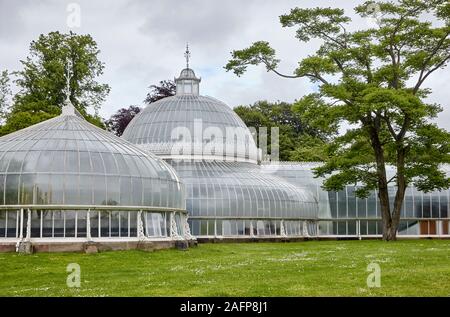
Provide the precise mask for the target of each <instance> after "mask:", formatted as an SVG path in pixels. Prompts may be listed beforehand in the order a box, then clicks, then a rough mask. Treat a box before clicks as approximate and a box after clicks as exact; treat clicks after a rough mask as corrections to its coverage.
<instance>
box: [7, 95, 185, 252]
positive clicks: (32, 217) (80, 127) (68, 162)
mask: <svg viewBox="0 0 450 317" xmlns="http://www.w3.org/2000/svg"><path fill="white" fill-rule="evenodd" d="M185 204H186V200H185V194H184V185H183V184H182V183H181V181H180V179H179V178H178V176H177V174H176V173H175V171H174V170H173V168H172V167H171V166H170V165H168V164H167V163H166V162H164V161H163V160H161V159H160V158H158V157H155V156H153V155H151V154H147V153H145V152H143V151H142V150H140V149H139V148H137V147H135V146H134V145H133V144H131V143H128V142H126V141H124V140H122V139H120V138H118V137H116V136H114V135H112V134H111V133H109V132H106V131H104V130H102V129H100V128H97V127H95V126H93V125H92V124H90V123H88V122H87V121H85V120H84V119H83V118H82V117H81V116H80V115H79V114H78V113H77V112H76V110H75V108H74V107H73V106H72V105H71V104H70V102H69V103H67V102H66V105H65V106H64V107H63V113H62V115H60V116H58V117H56V118H53V119H50V120H47V121H44V122H42V123H39V124H37V125H34V126H31V127H29V128H26V129H23V130H20V131H17V132H15V133H11V134H9V135H6V136H4V137H1V138H0V237H3V238H14V239H19V240H18V244H17V245H18V248H19V249H20V246H21V245H23V243H25V242H27V243H31V241H34V240H33V239H48V238H52V240H49V241H54V239H58V238H63V239H67V238H70V239H81V240H76V241H78V242H81V243H83V241H93V240H92V239H100V240H99V241H102V240H101V239H104V238H123V239H125V240H133V239H134V240H137V239H139V240H145V239H147V238H170V239H172V238H174V237H175V238H177V239H178V238H181V237H182V236H183V235H184V232H185V231H184V223H185V222H186V219H185V218H186V217H185ZM177 219H178V220H177ZM46 241H47V240H46ZM65 241H67V240H65Z"/></svg>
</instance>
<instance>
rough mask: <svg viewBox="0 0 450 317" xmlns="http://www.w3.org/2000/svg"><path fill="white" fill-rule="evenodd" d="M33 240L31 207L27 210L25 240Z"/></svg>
mask: <svg viewBox="0 0 450 317" xmlns="http://www.w3.org/2000/svg"><path fill="white" fill-rule="evenodd" d="M30 240H31V209H28V212H27V235H26V237H25V241H27V242H29V241H30Z"/></svg>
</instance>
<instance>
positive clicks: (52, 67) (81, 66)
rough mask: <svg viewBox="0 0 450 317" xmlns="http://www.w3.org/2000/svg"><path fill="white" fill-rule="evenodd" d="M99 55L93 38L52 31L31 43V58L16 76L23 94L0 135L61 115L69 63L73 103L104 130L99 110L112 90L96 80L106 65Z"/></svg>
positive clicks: (15, 104)
mask: <svg viewBox="0 0 450 317" xmlns="http://www.w3.org/2000/svg"><path fill="white" fill-rule="evenodd" d="M99 53H100V51H99V49H98V48H97V43H96V42H95V41H94V40H93V39H92V37H91V36H90V35H77V34H74V33H72V32H70V33H69V34H62V33H59V32H50V33H49V34H47V35H40V36H39V38H38V39H37V40H35V41H32V42H31V44H30V53H29V56H28V57H27V58H26V59H25V60H22V61H21V63H22V65H23V69H22V70H20V71H17V72H15V73H14V75H15V76H17V79H16V80H15V83H16V85H17V86H18V87H19V89H20V91H19V92H18V93H17V94H16V95H15V96H14V102H13V105H12V107H11V113H10V114H9V115H8V117H7V122H6V124H5V125H4V126H3V127H2V129H1V131H0V134H6V133H10V132H13V131H16V130H17V129H22V128H25V127H27V126H29V125H30V124H34V123H37V122H40V121H42V120H46V119H48V118H51V117H54V116H56V115H58V114H59V113H60V111H61V105H62V104H63V101H64V99H65V86H66V80H65V70H66V66H67V63H68V61H71V63H72V65H73V69H72V72H73V76H72V78H71V80H70V100H71V101H72V103H73V104H74V106H75V107H76V108H77V109H78V111H80V113H82V114H83V115H84V116H85V118H86V119H87V120H88V121H90V122H92V123H94V124H96V125H98V126H101V127H103V123H102V121H101V119H100V118H99V117H98V110H99V108H100V105H101V103H102V102H103V101H104V100H105V98H106V96H107V94H108V93H109V90H110V88H109V86H108V85H106V84H100V83H98V82H97V81H96V78H97V77H98V76H100V75H102V74H103V69H104V64H103V63H102V62H101V61H100V60H99V59H98V54H99ZM88 109H93V110H94V114H93V115H91V114H88Z"/></svg>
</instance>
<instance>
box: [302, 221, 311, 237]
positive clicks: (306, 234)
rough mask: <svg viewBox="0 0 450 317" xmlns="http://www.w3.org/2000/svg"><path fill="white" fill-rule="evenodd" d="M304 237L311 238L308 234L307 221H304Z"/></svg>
mask: <svg viewBox="0 0 450 317" xmlns="http://www.w3.org/2000/svg"><path fill="white" fill-rule="evenodd" d="M302 231H303V232H302V233H303V236H304V237H309V233H308V222H307V221H306V220H305V221H303V230H302Z"/></svg>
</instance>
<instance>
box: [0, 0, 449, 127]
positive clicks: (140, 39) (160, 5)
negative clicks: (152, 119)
mask: <svg viewBox="0 0 450 317" xmlns="http://www.w3.org/2000/svg"><path fill="white" fill-rule="evenodd" d="M72 2H76V3H78V4H80V6H81V28H79V29H74V31H75V32H76V33H89V34H91V35H92V36H93V38H94V39H95V40H96V41H97V43H98V46H99V48H100V50H101V54H100V59H101V60H102V61H104V62H105V64H106V68H105V74H104V75H103V76H102V78H101V79H100V81H101V82H106V83H108V84H109V85H110V86H111V88H112V90H111V93H110V95H109V96H108V99H107V101H106V102H105V104H104V105H103V108H102V110H101V113H100V114H101V115H103V116H104V117H107V116H109V115H111V114H112V113H113V112H114V111H116V110H117V109H118V108H120V107H124V106H128V105H131V104H142V100H143V99H144V98H145V95H146V93H147V90H148V88H147V87H148V86H149V85H150V84H154V83H157V82H159V81H160V80H163V79H171V78H173V77H174V76H177V75H178V73H179V71H180V70H181V69H182V68H183V67H184V58H183V53H184V48H185V44H186V42H187V41H189V43H190V46H191V51H192V62H191V65H192V67H193V68H194V69H195V70H196V73H197V75H199V76H201V77H202V83H201V92H202V93H203V94H207V95H211V96H214V97H216V98H218V99H221V100H223V101H224V102H226V103H227V104H229V105H230V106H236V105H240V104H250V103H253V102H255V101H256V100H260V99H267V100H272V101H276V100H285V101H293V100H295V99H298V98H300V97H301V96H302V95H303V94H306V93H310V92H312V91H313V89H314V88H313V85H312V84H311V83H310V82H308V81H307V80H306V79H296V80H289V79H282V78H279V77H276V76H275V75H274V74H271V73H267V72H266V71H265V69H264V68H263V67H252V68H249V71H248V72H247V73H246V74H245V75H244V76H242V77H240V78H238V77H236V76H235V75H234V74H232V73H227V72H226V71H225V70H224V69H223V66H224V65H225V64H226V63H227V61H228V59H229V58H230V51H231V50H233V49H241V48H244V47H247V46H248V45H250V44H251V43H252V42H254V41H257V40H267V41H269V42H270V43H271V45H272V46H273V47H274V48H275V49H276V50H277V54H278V57H279V58H280V59H281V60H282V63H281V64H280V70H281V71H283V72H285V73H292V71H293V69H294V68H295V67H296V66H297V63H298V61H299V60H300V59H301V58H303V57H305V56H307V55H308V54H310V53H312V52H313V51H314V50H315V48H316V46H315V45H309V44H308V45H306V44H304V43H300V42H298V40H297V39H295V37H294V36H295V29H286V28H282V27H281V25H280V23H279V20H278V17H279V16H280V15H281V14H284V13H288V12H289V10H290V9H291V8H294V7H296V6H305V7H306V6H307V7H313V6H337V7H341V8H344V9H345V11H346V13H347V14H349V15H353V9H352V8H353V7H354V6H355V5H357V4H359V3H362V2H363V1H356V0H351V1H344V0H336V1H327V0H318V1H301V2H299V1H298V0H283V1H263V0H246V1H238V0H227V1H219V0H191V1H180V0H152V1H135V0H118V1H114V2H113V1H107V0H97V1H89V0H78V1H74V0H71V1H67V0H66V1H58V0H40V1H31V0H21V1H8V0H0V52H2V54H1V55H0V69H5V68H7V69H9V70H11V71H12V70H17V69H19V68H20V67H21V65H20V63H19V60H20V59H24V58H25V57H26V56H27V53H28V47H29V43H30V42H31V41H32V40H33V39H36V38H37V37H38V36H39V34H41V33H48V32H50V31H55V30H59V31H62V32H67V31H68V28H67V26H66V18H67V12H66V6H67V4H69V3H72ZM353 17H354V15H353ZM354 25H355V27H365V26H367V21H365V20H364V19H361V18H357V17H355V20H354ZM448 75H449V70H448V68H447V69H446V70H443V71H440V73H439V74H436V75H434V76H433V77H432V78H430V80H429V82H428V85H427V86H428V87H430V88H432V89H433V94H432V96H431V98H430V100H432V101H433V102H438V103H440V104H441V105H442V106H444V108H445V110H444V112H443V113H442V114H441V116H440V117H439V119H438V120H437V121H438V122H439V124H440V125H441V126H443V127H446V128H447V129H450V109H449V107H448V100H450V82H449V81H448V80H447V79H448V77H449V76H448Z"/></svg>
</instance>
